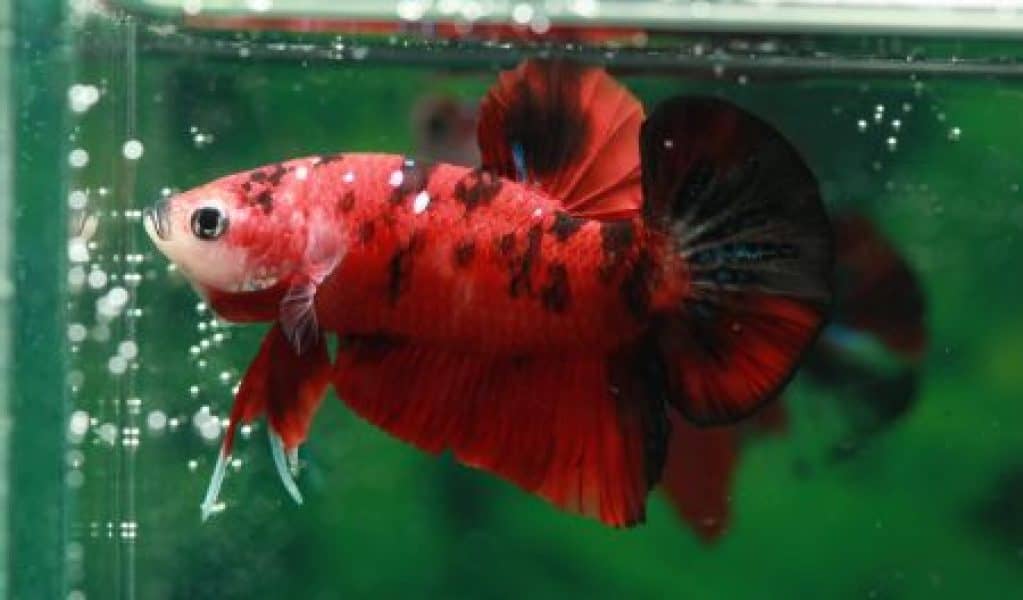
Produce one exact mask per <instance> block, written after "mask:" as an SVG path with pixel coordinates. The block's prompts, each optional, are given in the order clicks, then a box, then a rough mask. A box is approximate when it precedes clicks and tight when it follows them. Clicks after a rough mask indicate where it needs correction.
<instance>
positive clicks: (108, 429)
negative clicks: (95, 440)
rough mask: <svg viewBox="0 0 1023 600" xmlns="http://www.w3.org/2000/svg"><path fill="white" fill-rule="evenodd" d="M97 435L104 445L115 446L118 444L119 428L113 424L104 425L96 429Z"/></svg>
mask: <svg viewBox="0 0 1023 600" xmlns="http://www.w3.org/2000/svg"><path fill="white" fill-rule="evenodd" d="M96 435H97V436H99V439H100V440H102V441H103V442H104V443H106V444H109V445H111V446H113V445H114V444H115V443H116V442H117V426H116V425H114V424H113V423H104V424H102V425H100V426H99V427H97V428H96Z"/></svg>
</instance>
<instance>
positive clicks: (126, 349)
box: [117, 340, 139, 360]
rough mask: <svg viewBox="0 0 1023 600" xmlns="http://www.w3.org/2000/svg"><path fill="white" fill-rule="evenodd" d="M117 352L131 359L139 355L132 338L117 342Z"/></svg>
mask: <svg viewBox="0 0 1023 600" xmlns="http://www.w3.org/2000/svg"><path fill="white" fill-rule="evenodd" d="M117 353H118V354H120V355H121V356H123V357H124V358H125V359H127V360H132V359H133V358H135V357H136V356H138V355H139V346H138V344H136V343H135V342H134V341H132V340H124V341H123V342H121V343H120V344H118V346H117Z"/></svg>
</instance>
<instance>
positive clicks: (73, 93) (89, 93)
mask: <svg viewBox="0 0 1023 600" xmlns="http://www.w3.org/2000/svg"><path fill="white" fill-rule="evenodd" d="M67 100H68V106H69V107H70V108H71V110H72V112H76V113H84V112H85V111H87V110H89V109H90V108H92V106H93V105H94V104H96V103H97V102H99V88H97V87H96V86H94V85H91V84H87V83H86V84H82V83H76V84H74V85H72V86H71V87H69V88H68V91H67Z"/></svg>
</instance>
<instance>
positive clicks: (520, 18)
mask: <svg viewBox="0 0 1023 600" xmlns="http://www.w3.org/2000/svg"><path fill="white" fill-rule="evenodd" d="M533 14H534V11H533V5H532V4H526V3H525V2H523V3H521V4H516V5H515V7H514V8H512V20H513V21H515V22H516V23H518V24H519V25H526V24H528V23H529V22H530V21H531V20H532V19H533Z"/></svg>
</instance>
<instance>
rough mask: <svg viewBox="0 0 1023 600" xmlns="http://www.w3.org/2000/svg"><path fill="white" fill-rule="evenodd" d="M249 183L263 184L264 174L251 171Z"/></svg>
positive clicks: (260, 171)
mask: <svg viewBox="0 0 1023 600" xmlns="http://www.w3.org/2000/svg"><path fill="white" fill-rule="evenodd" d="M249 181H251V182H254V183H263V182H264V181H266V173H265V172H264V171H262V170H259V171H253V172H252V173H250V174H249Z"/></svg>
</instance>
